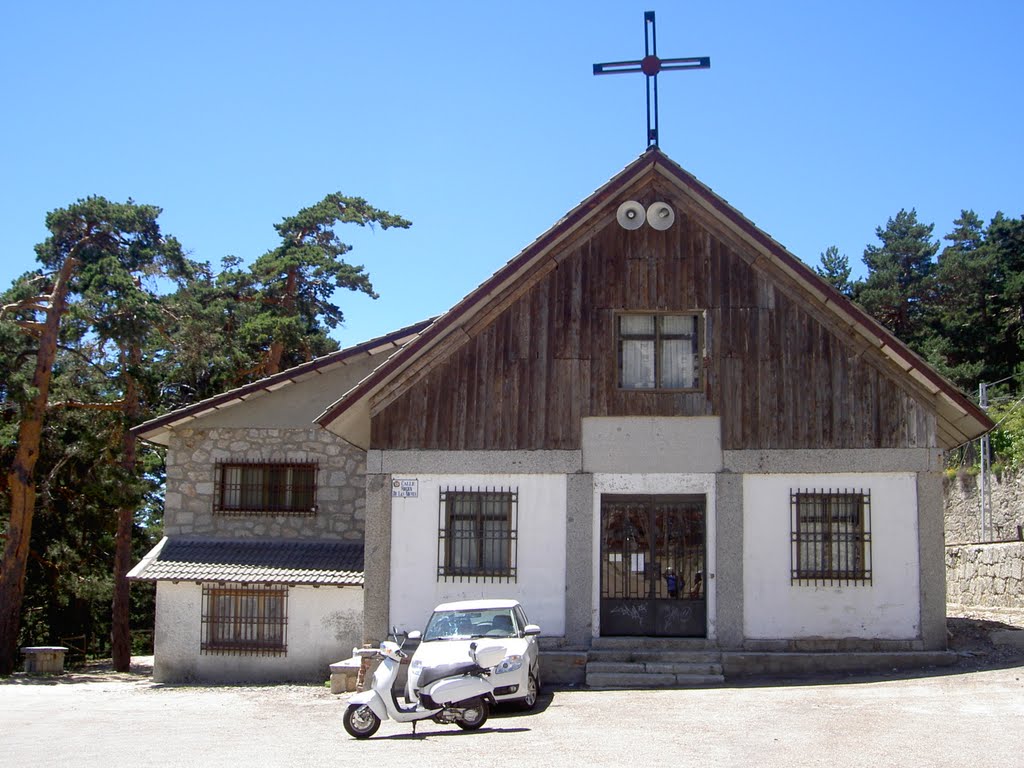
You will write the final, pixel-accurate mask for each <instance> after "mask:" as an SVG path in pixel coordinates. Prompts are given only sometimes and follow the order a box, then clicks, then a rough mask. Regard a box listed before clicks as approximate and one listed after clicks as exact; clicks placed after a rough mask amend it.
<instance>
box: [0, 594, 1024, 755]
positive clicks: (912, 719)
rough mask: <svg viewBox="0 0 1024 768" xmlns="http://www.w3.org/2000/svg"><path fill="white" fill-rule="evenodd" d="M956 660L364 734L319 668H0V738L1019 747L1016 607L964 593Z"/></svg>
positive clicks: (605, 695)
mask: <svg viewBox="0 0 1024 768" xmlns="http://www.w3.org/2000/svg"><path fill="white" fill-rule="evenodd" d="M949 626H950V633H951V634H950V647H951V648H952V649H954V650H956V651H958V653H959V654H960V661H959V663H958V664H957V666H956V667H954V668H951V669H945V670H935V671H931V672H928V673H923V674H920V675H913V676H911V675H904V676H897V675H895V674H894V675H892V676H885V677H870V678H869V677H863V678H857V677H845V678H842V679H833V680H828V679H821V678H818V679H807V680H802V681H797V682H792V681H788V682H779V681H750V682H747V683H744V684H742V685H729V686H725V687H721V688H709V689H700V690H671V691H639V692H637V691H585V690H556V691H554V692H548V693H546V694H545V695H544V696H543V697H542V700H541V702H540V706H539V707H538V709H537V711H535V712H534V713H530V714H520V713H514V712H498V713H496V714H495V715H494V716H492V718H491V719H490V720H489V721H488V722H487V724H486V725H485V726H484V728H483V729H482V730H480V731H478V732H475V733H464V732H462V731H461V730H459V729H458V728H457V727H454V726H441V725H437V724H434V723H431V722H424V723H422V724H421V725H420V726H419V728H418V729H417V734H416V736H415V737H414V736H413V734H412V729H411V727H410V726H408V725H399V724H395V723H392V722H385V723H384V724H383V725H382V726H381V729H380V730H379V731H378V733H377V735H376V736H375V737H374V738H372V739H370V740H368V741H355V740H353V739H351V738H349V737H348V735H347V734H346V733H345V732H344V730H343V729H342V727H341V714H342V711H343V708H344V705H345V704H344V703H345V697H338V696H333V695H331V694H330V693H329V691H328V690H327V689H326V688H325V687H323V686H302V685H276V686H231V687H229V686H168V685H157V684H154V683H153V682H152V680H151V678H150V674H149V671H150V667H149V666H148V664H147V662H149V663H151V660H149V659H144V658H143V659H137V660H136V661H137V664H136V665H135V667H134V669H133V672H132V673H131V674H118V673H114V672H112V671H110V669H109V666H106V665H91V666H89V667H86V668H83V669H81V670H76V671H73V672H70V673H68V674H65V675H62V676H58V677H52V678H41V677H27V676H24V675H14V676H12V677H10V678H7V679H0V745H2V748H0V755H2V758H0V760H2V762H3V763H4V764H6V765H12V766H18V767H19V768H22V767H24V768H28V767H29V766H64V765H67V766H85V767H90V766H103V767H104V768H107V767H109V766H133V765H138V764H144V765H147V766H177V765H200V766H207V765H209V766H232V768H237V766H238V765H255V766H277V765H281V766H285V765H287V766H305V765H317V766H323V765H330V764H332V763H338V764H342V765H344V764H359V765H370V764H373V763H374V762H377V763H379V764H381V765H387V766H391V765H402V764H410V765H412V764H415V765H426V766H433V765H438V766H440V765H445V766H449V767H450V766H452V765H455V764H458V763H459V762H461V761H465V762H466V763H467V764H472V765H485V766H489V765H494V764H498V763H504V762H509V761H512V760H514V761H515V762H517V763H518V762H523V763H524V764H527V765H531V766H549V765H550V766H559V767H560V768H563V767H564V766H565V764H566V763H567V762H571V764H574V765H575V764H583V765H621V764H623V763H627V764H641V765H653V766H661V765H665V766H668V765H673V766H675V765H678V764H681V763H684V764H686V765H700V766H719V765H720V766H733V765H735V766H741V765H742V766H746V765H759V766H797V767H801V766H826V765H827V766H830V767H834V766H835V765H842V766H844V767H845V766H873V767H877V766H886V765H896V764H904V765H912V766H915V767H916V766H948V765H951V764H955V763H956V762H959V761H961V760H971V761H974V760H975V758H976V757H977V756H979V755H984V756H985V763H986V764H987V765H1019V764H1020V762H1019V761H1020V755H1021V753H1022V752H1024V731H1022V730H1021V728H1020V723H1021V722H1024V650H1022V649H1019V648H1013V647H1012V646H1006V645H998V644H996V643H994V642H993V641H992V636H993V633H997V632H999V631H1002V630H1007V629H1010V630H1013V629H1018V630H1019V629H1024V611H1018V612H989V611H985V612H978V611H972V612H968V611H958V612H957V614H956V615H952V616H951V617H950V621H949Z"/></svg>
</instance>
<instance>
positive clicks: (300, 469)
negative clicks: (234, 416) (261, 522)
mask: <svg viewBox="0 0 1024 768" xmlns="http://www.w3.org/2000/svg"><path fill="white" fill-rule="evenodd" d="M316 472H317V465H316V464H315V463H288V462H278V463H266V462H223V463H218V464H217V468H216V478H217V482H216V488H215V489H214V511H216V512H218V513H220V514H222V515H315V514H316Z"/></svg>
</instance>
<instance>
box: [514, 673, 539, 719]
mask: <svg viewBox="0 0 1024 768" xmlns="http://www.w3.org/2000/svg"><path fill="white" fill-rule="evenodd" d="M538 696H540V684H539V683H538V682H537V678H536V676H535V675H530V679H529V680H528V681H527V683H526V695H525V696H524V697H523V698H522V699H521V700H520V702H519V708H520V709H525V710H527V711H529V710H531V709H533V708H534V707H535V706H537V697H538Z"/></svg>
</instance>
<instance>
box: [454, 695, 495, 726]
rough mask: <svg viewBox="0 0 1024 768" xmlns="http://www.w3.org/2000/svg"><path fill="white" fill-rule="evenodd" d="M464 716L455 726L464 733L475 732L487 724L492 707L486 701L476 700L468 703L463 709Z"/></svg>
mask: <svg viewBox="0 0 1024 768" xmlns="http://www.w3.org/2000/svg"><path fill="white" fill-rule="evenodd" d="M461 709H462V714H461V715H460V716H459V718H458V719H457V720H456V721H455V724H456V725H458V726H459V728H461V729H462V730H464V731H475V730H476V729H477V728H480V727H481V726H482V725H483V724H484V723H486V722H487V716H488V715H489V714H490V707H489V706H488V704H487V700H486V699H475V700H474V701H470V702H467V703H466V705H465V706H463V707H461Z"/></svg>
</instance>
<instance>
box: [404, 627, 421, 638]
mask: <svg viewBox="0 0 1024 768" xmlns="http://www.w3.org/2000/svg"><path fill="white" fill-rule="evenodd" d="M406 637H407V638H409V639H410V640H419V639H420V638H421V637H423V633H422V632H420V631H419V630H418V629H414V630H413V631H412V632H410V633H409V634H407V635H406Z"/></svg>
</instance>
